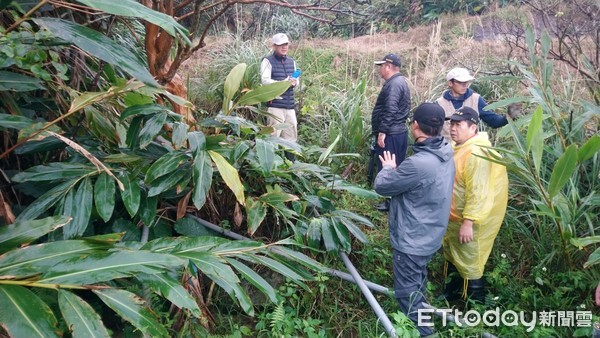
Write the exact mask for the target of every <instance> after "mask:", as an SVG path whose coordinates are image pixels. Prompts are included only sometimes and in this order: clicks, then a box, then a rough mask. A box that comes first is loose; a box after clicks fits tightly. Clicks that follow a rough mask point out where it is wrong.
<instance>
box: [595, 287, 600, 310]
mask: <svg viewBox="0 0 600 338" xmlns="http://www.w3.org/2000/svg"><path fill="white" fill-rule="evenodd" d="M596 306H600V283H598V286H596Z"/></svg>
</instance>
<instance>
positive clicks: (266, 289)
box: [226, 258, 279, 303]
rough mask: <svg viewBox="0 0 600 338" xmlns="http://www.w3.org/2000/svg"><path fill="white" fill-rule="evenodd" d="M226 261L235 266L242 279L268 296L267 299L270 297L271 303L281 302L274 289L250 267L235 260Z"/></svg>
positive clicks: (228, 259)
mask: <svg viewBox="0 0 600 338" xmlns="http://www.w3.org/2000/svg"><path fill="white" fill-rule="evenodd" d="M226 260H227V262H228V263H229V264H230V265H231V266H233V267H234V268H235V269H236V270H237V271H238V272H239V273H240V274H241V275H242V277H243V278H244V279H245V280H246V281H248V282H249V283H250V284H252V285H254V286H255V287H256V288H257V289H259V290H260V291H261V292H262V293H264V294H265V295H267V297H269V299H270V300H271V302H273V303H278V302H279V300H278V299H277V295H276V294H275V290H274V289H273V287H272V286H271V285H270V284H269V283H268V282H267V281H266V280H265V279H264V278H262V277H261V276H260V275H259V274H257V273H256V272H254V271H253V270H252V269H250V268H249V267H248V266H246V265H245V264H243V263H241V262H239V261H237V260H235V259H231V258H226Z"/></svg>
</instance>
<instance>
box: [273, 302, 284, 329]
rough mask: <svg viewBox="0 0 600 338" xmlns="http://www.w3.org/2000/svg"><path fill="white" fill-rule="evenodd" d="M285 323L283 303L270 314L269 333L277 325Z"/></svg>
mask: <svg viewBox="0 0 600 338" xmlns="http://www.w3.org/2000/svg"><path fill="white" fill-rule="evenodd" d="M284 321H285V308H284V307H283V302H280V303H279V304H278V305H277V307H276V308H275V310H274V311H273V312H272V313H271V331H273V329H274V328H276V327H277V323H282V322H284Z"/></svg>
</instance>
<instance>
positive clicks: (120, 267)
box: [39, 251, 184, 285]
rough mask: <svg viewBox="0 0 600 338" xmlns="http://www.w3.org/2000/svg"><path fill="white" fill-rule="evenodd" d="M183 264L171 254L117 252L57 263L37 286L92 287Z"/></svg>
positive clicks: (162, 270) (158, 271)
mask: <svg viewBox="0 0 600 338" xmlns="http://www.w3.org/2000/svg"><path fill="white" fill-rule="evenodd" d="M183 264H184V261H183V260H181V259H180V258H177V257H175V256H173V255H167V254H158V253H153V252H144V251H117V252H112V253H109V254H107V255H106V254H102V255H98V254H96V255H90V256H87V257H84V258H81V259H79V258H74V259H71V260H67V261H64V262H62V263H61V264H57V265H56V266H54V267H53V268H52V269H51V270H49V271H47V272H46V273H45V274H44V275H42V277H41V279H40V280H39V282H40V283H50V284H82V285H85V284H94V283H100V282H106V281H110V280H113V279H117V278H123V277H131V276H134V275H136V274H138V273H142V272H143V273H149V274H152V273H161V272H164V271H165V270H167V269H169V268H172V267H177V266H182V265H183Z"/></svg>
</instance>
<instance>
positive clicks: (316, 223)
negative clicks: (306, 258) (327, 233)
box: [306, 218, 322, 248]
mask: <svg viewBox="0 0 600 338" xmlns="http://www.w3.org/2000/svg"><path fill="white" fill-rule="evenodd" d="M321 228H322V225H321V219H320V218H312V219H311V220H310V223H308V230H307V232H306V240H307V243H308V245H309V246H310V247H311V248H320V246H321Z"/></svg>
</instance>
